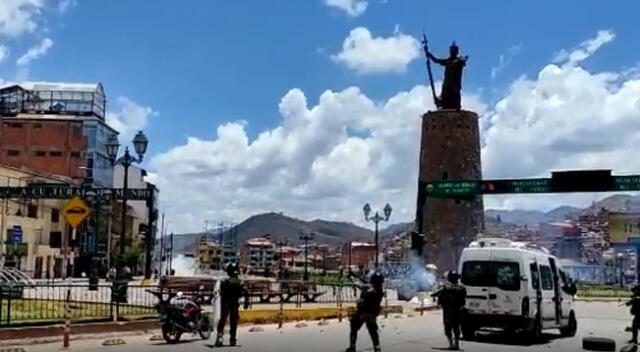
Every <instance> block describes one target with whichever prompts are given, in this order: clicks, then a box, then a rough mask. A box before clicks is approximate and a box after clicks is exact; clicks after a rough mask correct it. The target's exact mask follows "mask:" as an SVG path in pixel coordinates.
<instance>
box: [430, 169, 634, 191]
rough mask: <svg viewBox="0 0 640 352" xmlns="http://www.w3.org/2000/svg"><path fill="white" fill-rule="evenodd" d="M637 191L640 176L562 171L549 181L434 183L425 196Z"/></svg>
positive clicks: (514, 180) (605, 172)
mask: <svg viewBox="0 0 640 352" xmlns="http://www.w3.org/2000/svg"><path fill="white" fill-rule="evenodd" d="M619 191H640V175H630V176H611V174H610V171H609V170H604V171H602V170H586V171H571V172H569V171H565V172H558V173H554V177H552V178H531V179H509V180H483V181H471V180H467V181H433V182H428V183H427V184H426V194H427V196H428V197H440V198H464V197H476V196H479V195H484V194H512V193H520V194H522V193H567V192H619Z"/></svg>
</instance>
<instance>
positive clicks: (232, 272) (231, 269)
mask: <svg viewBox="0 0 640 352" xmlns="http://www.w3.org/2000/svg"><path fill="white" fill-rule="evenodd" d="M239 273H240V270H239V269H238V265H237V264H236V263H229V264H227V275H229V276H238V274H239Z"/></svg>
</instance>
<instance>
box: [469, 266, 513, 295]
mask: <svg viewBox="0 0 640 352" xmlns="http://www.w3.org/2000/svg"><path fill="white" fill-rule="evenodd" d="M462 284H464V285H465V286H483V287H497V288H500V289H503V290H506V291H519V290H520V265H519V264H518V263H517V262H502V261H468V262H465V263H464V264H463V265H462Z"/></svg>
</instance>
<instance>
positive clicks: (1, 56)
mask: <svg viewBox="0 0 640 352" xmlns="http://www.w3.org/2000/svg"><path fill="white" fill-rule="evenodd" d="M8 56H9V48H8V47H6V46H4V45H0V63H2V61H4V60H5V59H6V58H7V57H8Z"/></svg>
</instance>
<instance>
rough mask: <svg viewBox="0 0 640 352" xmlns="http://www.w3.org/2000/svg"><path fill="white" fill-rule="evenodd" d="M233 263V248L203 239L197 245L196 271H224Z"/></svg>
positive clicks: (234, 258) (234, 259) (234, 257)
mask: <svg viewBox="0 0 640 352" xmlns="http://www.w3.org/2000/svg"><path fill="white" fill-rule="evenodd" d="M235 262H236V251H235V248H233V246H231V245H228V244H225V245H220V243H218V242H212V241H206V240H204V239H203V240H201V241H200V242H199V243H198V264H197V265H198V271H200V272H202V273H207V272H209V271H210V270H225V268H226V267H227V265H228V264H229V263H235Z"/></svg>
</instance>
